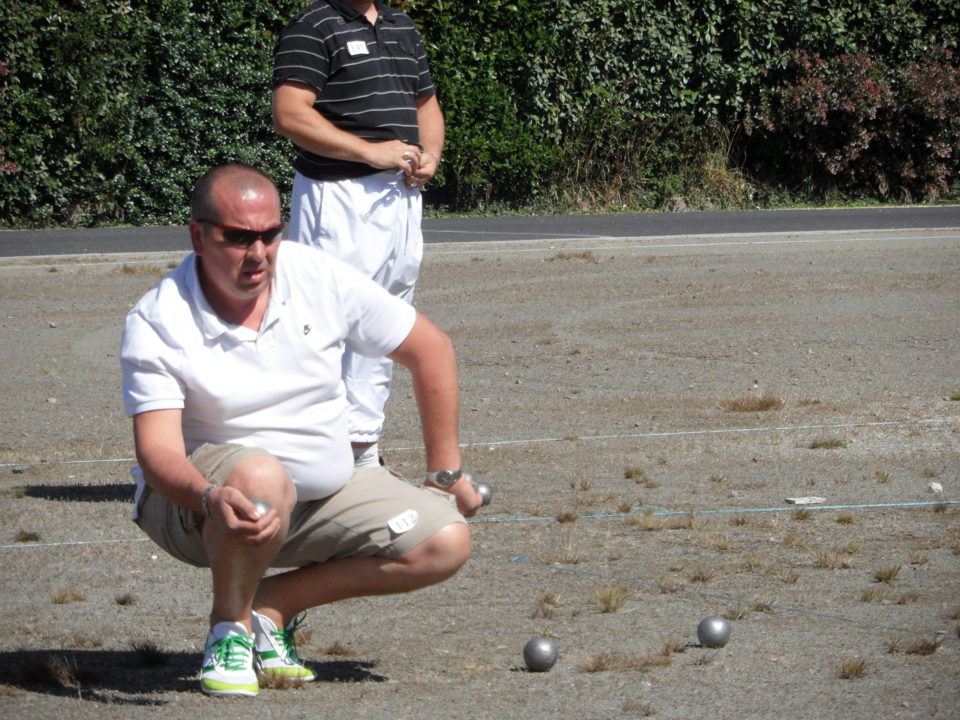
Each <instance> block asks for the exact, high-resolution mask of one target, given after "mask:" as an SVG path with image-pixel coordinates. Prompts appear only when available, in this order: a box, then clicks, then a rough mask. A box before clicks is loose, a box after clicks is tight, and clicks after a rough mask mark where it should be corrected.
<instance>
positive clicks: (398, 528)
mask: <svg viewBox="0 0 960 720" xmlns="http://www.w3.org/2000/svg"><path fill="white" fill-rule="evenodd" d="M419 519H420V513H418V512H417V511H416V510H413V509H410V510H406V511H404V512H402V513H400V514H399V515H397V516H396V517H395V518H393V519H391V520H387V527H388V528H390V529H391V530H392V531H393V532H395V533H396V534H397V535H402V534H403V533H405V532H406V531H407V530H412V529H413V528H415V527H416V525H417V521H418V520H419Z"/></svg>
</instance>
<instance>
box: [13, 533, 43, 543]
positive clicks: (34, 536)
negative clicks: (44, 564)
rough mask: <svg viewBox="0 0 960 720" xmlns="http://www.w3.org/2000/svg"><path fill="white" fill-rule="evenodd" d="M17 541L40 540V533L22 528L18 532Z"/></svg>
mask: <svg viewBox="0 0 960 720" xmlns="http://www.w3.org/2000/svg"><path fill="white" fill-rule="evenodd" d="M16 541H17V542H18V543H28V542H39V541H40V533H36V532H31V531H29V530H21V531H20V532H18V533H17V537H16Z"/></svg>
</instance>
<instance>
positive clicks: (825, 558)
mask: <svg viewBox="0 0 960 720" xmlns="http://www.w3.org/2000/svg"><path fill="white" fill-rule="evenodd" d="M813 566H814V567H815V568H819V569H821V570H849V569H850V568H852V567H853V564H852V563H851V562H850V559H849V558H848V557H846V555H845V554H844V553H840V552H837V551H836V550H817V551H816V552H815V553H814V557H813Z"/></svg>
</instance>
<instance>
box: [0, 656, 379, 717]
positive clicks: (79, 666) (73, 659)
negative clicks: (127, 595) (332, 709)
mask: <svg viewBox="0 0 960 720" xmlns="http://www.w3.org/2000/svg"><path fill="white" fill-rule="evenodd" d="M199 662H200V656H199V654H198V653H176V652H174V653H163V652H159V651H158V652H157V653H146V654H145V653H142V652H138V651H135V650H130V651H122V650H17V651H13V652H2V653H0V683H3V684H6V685H8V686H12V687H17V688H20V689H21V690H24V691H27V692H33V693H40V694H43V695H56V696H60V697H75V698H78V699H81V700H87V701H89V702H102V703H110V704H114V705H116V704H128V705H165V704H166V703H167V702H168V700H166V699H164V698H163V697H162V695H163V693H167V692H197V693H199V692H200V686H199V683H198V681H197V673H198V669H199ZM376 664H377V663H376V662H375V661H370V660H331V661H329V662H315V663H308V665H309V667H310V669H311V670H313V671H314V673H316V676H317V679H316V682H321V683H322V682H328V683H335V682H352V683H360V682H385V681H386V680H387V678H386V677H385V676H383V675H379V674H377V673H375V672H373V671H372V670H373V668H374V667H375V666H376Z"/></svg>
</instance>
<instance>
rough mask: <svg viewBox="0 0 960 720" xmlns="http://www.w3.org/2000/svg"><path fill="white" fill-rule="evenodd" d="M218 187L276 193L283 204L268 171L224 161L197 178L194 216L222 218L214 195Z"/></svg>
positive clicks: (236, 191)
mask: <svg viewBox="0 0 960 720" xmlns="http://www.w3.org/2000/svg"><path fill="white" fill-rule="evenodd" d="M214 189H216V190H217V191H226V192H228V193H230V194H231V195H234V194H235V195H238V196H239V195H243V194H245V193H250V192H254V193H273V194H274V195H277V197H278V206H279V193H278V192H277V186H276V185H275V184H274V182H273V180H271V179H270V178H269V177H268V176H267V175H266V174H265V173H263V172H261V171H260V170H257V169H256V168H255V167H251V166H250V165H243V164H241V163H234V164H230V165H220V166H218V167H215V168H213V169H212V170H209V171H207V172H206V173H205V174H204V175H203V177H201V178H200V179H199V180H197V184H196V185H195V186H194V188H193V193H192V194H191V196H190V214H191V217H192V219H194V220H217V221H219V220H220V219H221V217H220V210H219V208H218V207H217V203H216V200H215V198H214Z"/></svg>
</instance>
